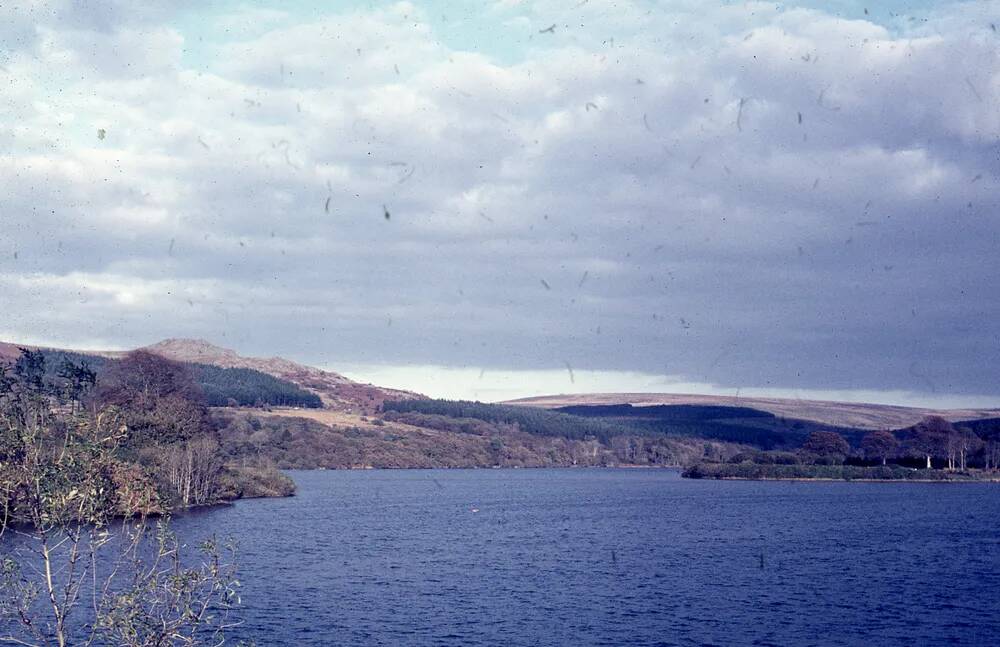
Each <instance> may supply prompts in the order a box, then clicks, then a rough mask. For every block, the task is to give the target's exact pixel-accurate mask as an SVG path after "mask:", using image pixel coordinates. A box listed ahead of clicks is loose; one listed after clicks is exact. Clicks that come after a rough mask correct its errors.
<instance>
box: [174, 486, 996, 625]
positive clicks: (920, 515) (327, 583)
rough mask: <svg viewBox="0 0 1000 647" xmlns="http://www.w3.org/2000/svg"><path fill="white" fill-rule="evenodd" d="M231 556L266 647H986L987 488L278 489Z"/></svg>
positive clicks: (258, 509)
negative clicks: (284, 494)
mask: <svg viewBox="0 0 1000 647" xmlns="http://www.w3.org/2000/svg"><path fill="white" fill-rule="evenodd" d="M292 477H293V478H294V479H295V481H296V482H297V483H298V486H299V494H298V496H296V497H294V498H290V499H270V500H259V501H244V502H240V503H239V504H237V505H235V506H232V507H226V508H217V509H213V510H209V511H203V512H200V513H197V514H192V515H188V516H184V517H180V518H178V519H176V520H175V527H176V528H177V529H178V531H179V532H181V534H182V535H183V536H185V537H190V538H191V539H196V538H198V537H203V536H205V535H207V534H210V533H213V532H215V533H218V534H220V535H232V536H235V537H238V538H239V539H240V542H241V552H242V555H241V559H240V563H241V575H242V578H243V580H244V583H245V589H244V602H245V603H246V606H245V608H244V610H243V616H244V619H245V620H246V625H245V627H244V631H245V632H246V634H247V635H250V634H252V635H254V636H255V637H256V639H257V642H258V644H259V645H336V644H346V645H624V644H633V645H939V644H958V645H1000V531H998V528H1000V487H998V486H996V485H990V484H975V485H924V484H871V483H791V482H780V483H779V482H768V483H757V482H732V481H725V482H722V481H689V480H684V479H681V478H680V477H679V475H678V474H677V473H676V472H673V471H666V470H597V469H594V470H589V469H574V470H478V471H476V470H472V471H455V470H447V471H446V470H441V471H438V470H432V471H357V472H293V473H292Z"/></svg>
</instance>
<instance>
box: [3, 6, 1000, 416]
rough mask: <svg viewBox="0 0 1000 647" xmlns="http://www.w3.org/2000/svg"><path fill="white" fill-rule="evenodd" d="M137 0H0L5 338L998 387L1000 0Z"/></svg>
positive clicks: (481, 374)
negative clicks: (140, 5) (200, 342)
mask: <svg viewBox="0 0 1000 647" xmlns="http://www.w3.org/2000/svg"><path fill="white" fill-rule="evenodd" d="M130 4H131V3H128V2H125V1H124V0H119V1H117V2H82V3H81V2H71V1H70V0H65V1H39V0H21V1H18V0H15V1H14V2H13V4H11V3H3V4H0V225H2V227H0V338H2V339H6V340H11V341H21V342H27V343H42V344H53V345H61V346H70V347H85V348H130V347H135V346H140V345H145V344H148V343H152V342H155V341H157V340H159V339H161V338H164V337H200V338H205V339H208V340H209V341H212V342H214V343H218V344H220V345H223V346H228V347H232V348H235V349H237V350H239V351H240V352H242V353H244V354H257V355H259V354H263V355H282V356H286V357H290V358H293V359H296V360H300V361H304V362H307V363H311V364H314V365H320V366H323V367H326V368H330V369H333V370H340V371H342V372H347V373H348V374H349V375H351V376H353V377H358V378H361V379H365V380H366V381H367V380H371V381H376V382H379V383H383V384H387V385H392V386H403V387H408V388H415V389H418V390H422V391H425V392H429V393H431V394H433V395H444V396H453V397H482V398H484V399H498V398H502V397H509V396H515V395H526V394H529V393H545V392H570V391H585V390H592V389H593V390H597V389H599V390H604V391H609V390H623V391H624V390H653V391H656V390H663V391H671V390H673V391H676V390H690V389H698V390H701V391H713V392H719V393H733V392H735V390H736V389H737V388H742V389H743V392H745V393H746V392H754V393H758V394H759V393H776V394H799V395H806V396H808V395H816V394H820V395H829V394H835V395H836V396H837V397H844V398H853V399H876V400H882V401H892V402H905V403H922V402H927V403H930V404H937V405H942V404H944V405H947V404H1000V380H998V375H1000V373H998V371H997V367H998V366H1000V287H998V285H997V284H998V276H1000V254H998V249H1000V247H998V242H1000V241H998V233H1000V210H998V206H1000V204H998V203H1000V55H998V53H1000V33H998V30H1000V2H991V1H976V2H973V3H953V2H927V1H922V2H899V1H892V2H878V3H875V2H872V3H871V5H872V6H870V7H868V8H867V9H866V8H865V4H864V3H862V2H853V1H850V2H849V1H846V0H845V1H834V2H819V1H818V0H816V1H811V2H798V3H796V2H789V3H782V4H774V3H736V2H733V3H729V2H723V3H718V2H716V3H712V2H704V1H702V0H686V1H672V2H668V1H662V2H655V1H652V0H615V1H611V0H583V1H578V0H565V1H562V0H560V1H556V0H538V1H531V0H493V1H483V2H478V3H473V2H461V3H459V2H441V1H435V2H421V3H415V2H414V3H409V2H378V1H373V2H360V3H352V2H340V3H328V2H318V1H316V2H281V3H278V2H221V3H212V4H213V6H214V7H215V8H214V9H212V10H206V9H205V8H203V6H202V5H203V4H204V3H194V2H190V3H178V2H173V3H167V2H152V3H146V5H147V7H148V8H146V9H143V10H137V9H135V8H133V7H132V6H130ZM332 4H336V5H337V8H336V9H330V8H329V5H332Z"/></svg>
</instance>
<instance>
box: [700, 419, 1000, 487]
mask: <svg viewBox="0 0 1000 647" xmlns="http://www.w3.org/2000/svg"><path fill="white" fill-rule="evenodd" d="M998 463H1000V442H998V440H997V439H995V438H985V439H984V438H982V437H980V435H979V434H977V433H976V431H974V430H973V429H971V428H969V427H964V426H960V427H956V426H954V425H952V424H951V423H950V422H948V421H947V420H945V419H944V418H942V417H940V416H928V417H927V418H925V419H924V420H923V421H922V422H920V423H919V424H917V425H914V426H913V427H910V428H908V429H902V430H899V431H897V432H895V433H894V432H891V431H888V430H881V431H873V432H870V433H868V434H866V435H865V436H864V437H863V438H862V439H861V444H860V447H858V448H852V447H851V445H850V444H849V443H848V442H847V440H846V439H845V438H844V437H843V436H842V435H840V434H839V433H837V432H834V431H815V432H813V433H811V434H810V435H809V437H808V438H807V439H806V441H805V443H803V445H802V447H801V448H799V449H798V450H797V451H776V450H771V451H761V450H749V451H745V452H740V453H738V454H736V455H734V456H732V457H731V458H730V459H729V460H728V461H725V462H715V461H712V462H709V461H699V462H697V463H694V464H692V465H689V466H688V467H687V468H685V469H684V471H683V472H682V476H683V477H685V478H690V479H736V480H761V481H770V480H781V481H799V480H814V481H908V482H915V483H921V482H922V483H943V482H983V481H986V482H1000V471H998Z"/></svg>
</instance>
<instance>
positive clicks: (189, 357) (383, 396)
mask: <svg viewBox="0 0 1000 647" xmlns="http://www.w3.org/2000/svg"><path fill="white" fill-rule="evenodd" d="M142 350H146V351H149V352H151V353H154V354H156V355H160V356H162V357H166V358H167V359H172V360H174V361H178V362H186V363H192V364H207V365H209V366H219V367H222V368H244V369H252V370H255V371H260V372H261V373H265V374H267V375H272V376H274V377H276V378H278V379H281V380H285V381H287V382H290V383H292V384H294V385H296V386H298V387H301V388H302V389H305V390H306V391H309V392H310V393H314V394H316V395H317V396H319V398H320V400H321V401H322V404H323V408H325V409H333V410H336V411H351V412H360V413H374V412H375V411H377V410H378V409H379V407H381V406H382V403H383V402H384V401H386V400H411V399H420V398H423V397H424V396H422V395H420V394H418V393H412V392H410V391H400V390H396V389H387V388H383V387H380V386H375V385H373V384H362V383H360V382H355V381H354V380H351V379H348V378H346V377H344V376H343V375H340V374H339V373H334V372H332V371H324V370H322V369H318V368H314V367H312V366H306V365H304V364H298V363H296V362H292V361H290V360H287V359H283V358H281V357H269V358H260V357H243V356H241V355H239V354H237V353H236V352H235V351H232V350H229V349H228V348H221V347H219V346H215V345H213V344H210V343H209V342H207V341H204V340H201V339H166V340H164V341H161V342H159V343H157V344H153V345H152V346H146V347H145V348H143V349H142Z"/></svg>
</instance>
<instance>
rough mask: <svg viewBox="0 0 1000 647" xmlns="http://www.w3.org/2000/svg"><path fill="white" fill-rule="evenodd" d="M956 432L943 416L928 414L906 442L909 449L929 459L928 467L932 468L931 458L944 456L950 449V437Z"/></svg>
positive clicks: (911, 432)
mask: <svg viewBox="0 0 1000 647" xmlns="http://www.w3.org/2000/svg"><path fill="white" fill-rule="evenodd" d="M954 433H955V428H954V427H953V426H952V424H951V423H950V422H948V421H947V420H945V419H944V418H942V417H941V416H927V417H926V418H924V419H923V420H922V421H920V422H919V423H918V424H917V425H916V426H915V427H913V429H912V430H911V431H910V436H909V438H908V440H907V442H906V447H907V449H908V450H909V451H910V452H911V453H913V454H916V455H918V456H921V457H923V458H925V459H926V461H927V469H931V459H932V458H936V457H939V456H943V455H945V454H946V453H947V451H948V444H949V443H948V439H949V438H950V437H951V436H952V435H953V434H954Z"/></svg>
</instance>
